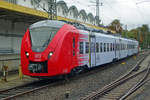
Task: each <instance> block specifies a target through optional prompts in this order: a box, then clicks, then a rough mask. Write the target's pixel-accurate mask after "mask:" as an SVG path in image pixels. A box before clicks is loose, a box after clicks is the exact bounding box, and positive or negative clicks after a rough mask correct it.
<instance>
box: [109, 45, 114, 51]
mask: <svg viewBox="0 0 150 100" xmlns="http://www.w3.org/2000/svg"><path fill="white" fill-rule="evenodd" d="M112 49H113V45H112V43H110V51H112Z"/></svg>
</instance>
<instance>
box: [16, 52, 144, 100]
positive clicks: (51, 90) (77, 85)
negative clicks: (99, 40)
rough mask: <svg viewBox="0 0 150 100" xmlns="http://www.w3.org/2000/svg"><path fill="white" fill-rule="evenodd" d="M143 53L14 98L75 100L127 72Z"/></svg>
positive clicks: (25, 99) (24, 99)
mask: <svg viewBox="0 0 150 100" xmlns="http://www.w3.org/2000/svg"><path fill="white" fill-rule="evenodd" d="M145 55H146V54H144V55H143V54H140V55H138V56H137V57H136V59H135V57H133V56H132V57H129V58H127V59H123V60H120V61H118V62H115V63H111V64H107V65H103V66H100V67H99V68H94V69H92V70H91V71H88V72H86V73H83V75H79V76H76V77H74V78H71V79H70V80H69V81H68V82H65V83H64V84H61V85H58V86H55V87H48V88H46V89H42V90H39V91H36V92H34V93H29V94H26V95H23V96H21V97H17V98H16V99H17V100H77V99H79V98H81V97H84V96H86V95H88V94H89V93H91V92H93V91H96V90H97V89H100V88H102V87H104V86H105V85H107V84H109V83H110V82H112V81H114V80H116V79H117V78H119V77H120V76H122V75H123V74H125V73H126V72H128V71H129V70H130V69H132V68H133V67H134V65H135V64H136V63H137V61H139V60H140V59H141V58H142V57H143V56H145ZM88 73H91V74H88ZM84 74H85V75H84ZM66 93H67V94H69V98H65V94H66Z"/></svg>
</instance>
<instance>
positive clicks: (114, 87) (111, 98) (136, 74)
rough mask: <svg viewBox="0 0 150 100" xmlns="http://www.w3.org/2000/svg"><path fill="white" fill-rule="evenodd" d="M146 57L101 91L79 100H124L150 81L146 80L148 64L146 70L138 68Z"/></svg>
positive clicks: (149, 66)
mask: <svg viewBox="0 0 150 100" xmlns="http://www.w3.org/2000/svg"><path fill="white" fill-rule="evenodd" d="M147 56H148V55H147ZM147 56H146V57H143V59H141V60H140V61H139V62H138V63H137V64H136V65H135V66H134V67H133V69H131V70H130V71H129V72H128V73H127V74H125V75H124V76H122V77H120V78H119V79H117V80H116V81H114V82H112V83H110V84H108V85H106V86H105V87H103V88H102V89H99V90H97V91H96V92H93V93H90V94H89V95H88V96H86V97H82V98H81V99H80V100H124V99H125V98H127V97H128V96H129V95H130V94H132V93H133V92H134V91H136V90H137V89H138V88H139V87H141V86H142V85H143V84H144V83H146V82H147V81H149V80H150V79H147V78H148V76H150V75H149V71H150V62H149V64H148V66H147V67H146V68H143V67H142V66H141V67H140V66H139V65H140V64H141V63H142V62H143V61H144V59H145V58H147Z"/></svg>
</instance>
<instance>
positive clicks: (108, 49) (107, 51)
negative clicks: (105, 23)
mask: <svg viewBox="0 0 150 100" xmlns="http://www.w3.org/2000/svg"><path fill="white" fill-rule="evenodd" d="M107 52H109V43H107Z"/></svg>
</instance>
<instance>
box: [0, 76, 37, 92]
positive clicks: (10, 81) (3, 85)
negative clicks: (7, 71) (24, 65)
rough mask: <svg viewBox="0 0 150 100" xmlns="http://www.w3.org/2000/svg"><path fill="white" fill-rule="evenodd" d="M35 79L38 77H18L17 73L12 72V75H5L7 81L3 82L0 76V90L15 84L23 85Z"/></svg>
mask: <svg viewBox="0 0 150 100" xmlns="http://www.w3.org/2000/svg"><path fill="white" fill-rule="evenodd" d="M36 80H38V79H36V78H31V77H28V76H24V77H23V79H20V78H19V76H18V74H14V75H11V76H8V77H7V81H8V82H5V81H3V80H2V77H0V91H2V90H6V89H10V88H13V87H16V86H21V85H25V84H28V83H31V82H33V81H36Z"/></svg>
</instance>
